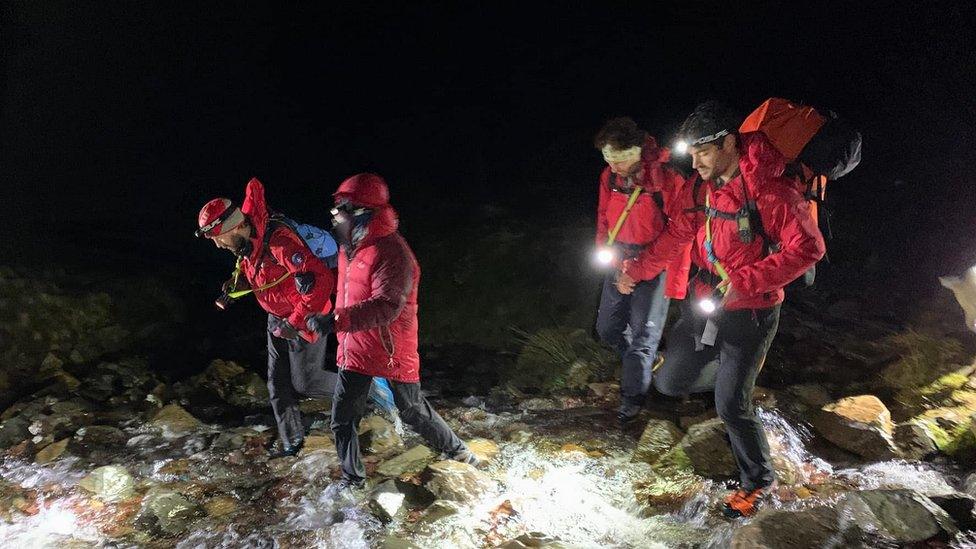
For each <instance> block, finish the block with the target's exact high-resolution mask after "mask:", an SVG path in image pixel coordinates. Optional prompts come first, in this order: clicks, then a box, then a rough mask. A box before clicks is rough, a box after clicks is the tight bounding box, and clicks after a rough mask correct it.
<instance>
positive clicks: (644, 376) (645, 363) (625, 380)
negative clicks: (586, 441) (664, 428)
mask: <svg viewBox="0 0 976 549" xmlns="http://www.w3.org/2000/svg"><path fill="white" fill-rule="evenodd" d="M665 274H666V273H661V274H660V275H659V276H658V277H657V278H654V279H653V280H643V281H641V282H638V283H637V285H636V286H635V287H634V291H633V293H631V294H630V295H624V294H621V293H620V292H618V291H617V286H616V285H615V282H616V273H615V272H613V273H610V274H608V275H607V277H606V279H605V280H604V281H603V293H602V294H601V295H600V310H599V312H598V313H597V318H596V331H597V334H599V336H600V339H602V340H603V342H604V343H606V344H607V345H609V346H610V347H612V348H613V349H614V350H615V351H616V352H617V354H618V355H619V356H620V359H621V362H622V363H623V370H622V371H621V375H620V397H621V411H622V412H624V413H625V414H627V415H634V414H636V413H637V412H638V411H639V410H640V408H641V406H643V404H644V399H645V397H646V396H647V390H648V389H649V388H650V386H651V370H652V368H653V367H654V359H655V358H656V357H657V346H658V343H659V342H660V341H661V333H662V331H663V329H664V322H665V321H666V320H667V317H668V304H669V302H670V300H669V299H668V298H666V297H664V282H665Z"/></svg>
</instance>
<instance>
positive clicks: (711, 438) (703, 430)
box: [678, 418, 737, 477]
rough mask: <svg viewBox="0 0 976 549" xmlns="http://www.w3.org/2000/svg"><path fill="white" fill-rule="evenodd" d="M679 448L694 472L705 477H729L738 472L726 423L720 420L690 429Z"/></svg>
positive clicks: (705, 422) (716, 419)
mask: <svg viewBox="0 0 976 549" xmlns="http://www.w3.org/2000/svg"><path fill="white" fill-rule="evenodd" d="M678 448H680V450H682V451H683V452H684V455H686V456H687V457H688V461H689V462H690V464H691V467H692V468H693V469H694V472H695V473H697V474H699V475H701V476H703V477H729V476H732V475H733V474H734V473H735V472H736V469H737V467H736V463H735V458H734V457H733V456H732V451H731V450H730V449H729V444H728V442H727V439H726V431H725V423H723V422H722V420H721V419H719V418H715V419H710V420H708V421H704V422H702V423H699V424H697V425H692V426H691V427H689V428H688V433H687V434H686V435H685V436H684V438H682V439H681V442H680V444H679V445H678Z"/></svg>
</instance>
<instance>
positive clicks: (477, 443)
mask: <svg viewBox="0 0 976 549" xmlns="http://www.w3.org/2000/svg"><path fill="white" fill-rule="evenodd" d="M465 444H467V446H468V450H471V451H472V452H474V455H476V456H478V459H480V460H481V461H486V462H487V461H491V460H493V459H495V456H497V455H498V452H499V451H500V450H499V448H498V445H497V444H495V442H494V441H491V440H488V439H486V438H474V439H471V440H468V441H465Z"/></svg>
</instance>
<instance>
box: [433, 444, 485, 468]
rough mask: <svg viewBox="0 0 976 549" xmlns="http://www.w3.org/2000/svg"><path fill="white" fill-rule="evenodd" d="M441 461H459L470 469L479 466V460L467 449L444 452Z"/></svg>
mask: <svg viewBox="0 0 976 549" xmlns="http://www.w3.org/2000/svg"><path fill="white" fill-rule="evenodd" d="M441 459H453V460H454V461H460V462H461V463H467V464H468V465H471V466H472V467H477V466H479V465H481V460H480V459H478V456H476V455H475V453H474V452H472V451H471V450H470V449H468V447H466V446H465V447H464V448H461V449H460V450H458V451H457V452H450V453H448V452H445V453H443V454H441Z"/></svg>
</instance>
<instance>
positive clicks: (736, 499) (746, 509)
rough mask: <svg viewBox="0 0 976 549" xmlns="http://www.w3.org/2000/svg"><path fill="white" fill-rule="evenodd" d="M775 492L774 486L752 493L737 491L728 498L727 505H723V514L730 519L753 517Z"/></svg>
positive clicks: (758, 489) (757, 489)
mask: <svg viewBox="0 0 976 549" xmlns="http://www.w3.org/2000/svg"><path fill="white" fill-rule="evenodd" d="M773 490H774V488H773V486H766V487H764V488H756V489H755V490H752V491H751V492H750V491H746V490H736V491H734V492H732V493H731V494H729V495H728V496H726V498H725V503H724V504H723V505H722V514H723V515H725V517H726V518H730V519H736V518H742V517H751V516H753V515H755V514H756V512H757V511H758V510H759V508H760V507H762V505H763V503H765V501H766V499H768V497H769V495H770V494H771V493H772V491H773Z"/></svg>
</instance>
